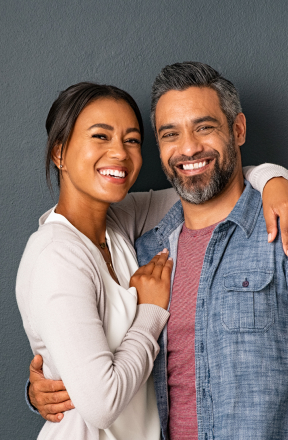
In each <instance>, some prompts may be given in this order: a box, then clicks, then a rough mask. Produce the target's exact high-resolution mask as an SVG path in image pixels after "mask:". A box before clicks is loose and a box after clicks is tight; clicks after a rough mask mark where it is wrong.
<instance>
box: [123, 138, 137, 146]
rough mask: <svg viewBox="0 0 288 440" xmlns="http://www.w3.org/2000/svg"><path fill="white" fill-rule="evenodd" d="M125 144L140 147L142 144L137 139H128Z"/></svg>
mask: <svg viewBox="0 0 288 440" xmlns="http://www.w3.org/2000/svg"><path fill="white" fill-rule="evenodd" d="M125 143H129V144H137V145H140V144H141V142H140V141H139V139H136V138H130V139H126V141H125Z"/></svg>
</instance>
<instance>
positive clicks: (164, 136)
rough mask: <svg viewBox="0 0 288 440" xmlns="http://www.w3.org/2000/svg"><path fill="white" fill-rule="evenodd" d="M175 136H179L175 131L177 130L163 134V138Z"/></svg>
mask: <svg viewBox="0 0 288 440" xmlns="http://www.w3.org/2000/svg"><path fill="white" fill-rule="evenodd" d="M174 136H177V133H175V132H172V133H165V134H163V136H162V138H172V137H174Z"/></svg>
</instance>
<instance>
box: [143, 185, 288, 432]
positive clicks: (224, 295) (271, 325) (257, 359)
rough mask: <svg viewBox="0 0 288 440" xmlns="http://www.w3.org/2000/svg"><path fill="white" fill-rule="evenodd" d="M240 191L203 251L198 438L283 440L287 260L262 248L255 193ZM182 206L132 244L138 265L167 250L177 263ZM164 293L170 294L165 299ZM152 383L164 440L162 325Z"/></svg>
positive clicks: (287, 383)
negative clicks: (239, 194)
mask: <svg viewBox="0 0 288 440" xmlns="http://www.w3.org/2000/svg"><path fill="white" fill-rule="evenodd" d="M245 185H246V187H245V190H244V192H243V194H242V195H241V197H240V199H239V200H238V202H237V204H236V205H235V207H234V209H233V210H232V212H231V213H230V214H229V216H228V217H227V218H226V219H225V220H224V221H223V222H221V223H219V224H218V225H217V227H216V228H215V230H214V232H213V234H212V237H211V239H210V242H209V244H208V246H207V249H206V254H205V258H204V263H203V268H202V272H201V277H200V283H199V289H198V296H197V307H196V317H195V368H196V392H197V419H198V438H199V439H201V440H212V439H216V440H283V439H288V350H287V342H288V332H287V324H288V295H287V293H288V289H287V257H286V256H285V254H284V252H283V248H282V242H281V236H280V234H278V236H277V238H276V240H275V242H274V243H268V241H267V231H266V224H265V220H264V217H263V211H262V201H261V196H260V194H259V193H258V192H257V191H255V190H254V189H252V187H251V186H250V184H249V183H248V182H245ZM183 222H184V217H183V209H182V205H181V202H180V201H179V202H177V203H176V204H175V205H174V206H173V207H172V208H171V210H170V211H169V212H168V214H167V215H166V216H165V217H164V219H163V220H162V221H161V222H160V223H159V224H158V226H156V227H155V228H153V229H152V230H151V231H149V232H147V233H146V234H144V235H143V236H142V237H141V238H139V239H138V240H137V242H136V250H137V256H138V261H139V264H140V265H143V264H146V263H147V262H148V261H149V260H150V259H151V258H152V257H153V256H154V255H155V254H157V253H158V252H159V251H161V250H162V249H163V248H164V247H167V248H168V249H169V251H170V256H171V257H172V258H173V260H174V267H173V273H172V283H171V285H172V286H173V279H174V274H175V269H176V264H177V245H178V238H179V234H180V232H181V229H182V225H183ZM172 290H173V289H172V288H171V295H172ZM159 345H160V353H159V354H158V356H157V359H156V361H155V366H154V371H153V373H154V381H155V389H156V396H157V404H158V410H159V414H160V420H161V430H162V438H163V439H165V440H167V439H168V432H167V427H168V417H169V396H168V386H167V326H166V327H165V328H164V330H163V332H162V333H161V335H160V338H159Z"/></svg>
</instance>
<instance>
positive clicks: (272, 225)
mask: <svg viewBox="0 0 288 440" xmlns="http://www.w3.org/2000/svg"><path fill="white" fill-rule="evenodd" d="M262 198H263V213H264V217H265V221H266V228H267V232H268V242H269V243H271V242H272V241H274V240H275V238H276V236H277V232H278V227H277V220H278V217H280V229H281V238H282V244H283V249H284V252H285V254H286V255H288V181H287V180H286V179H284V177H274V178H273V179H271V180H269V181H268V182H267V183H266V185H265V187H264V190H263V196H262Z"/></svg>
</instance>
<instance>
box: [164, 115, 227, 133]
mask: <svg viewBox="0 0 288 440" xmlns="http://www.w3.org/2000/svg"><path fill="white" fill-rule="evenodd" d="M201 122H215V123H219V121H218V119H216V118H213V116H202V117H201V118H197V119H192V123H193V124H201ZM176 126H177V125H176V124H172V123H171V124H165V125H161V127H160V128H159V130H158V134H160V133H161V131H163V130H170V129H171V128H175V127H176Z"/></svg>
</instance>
